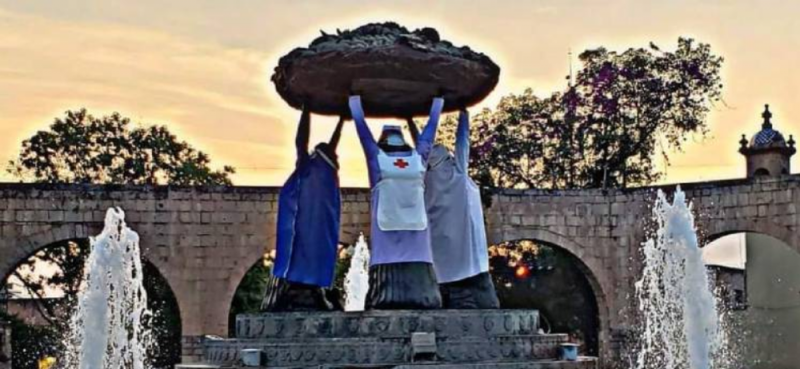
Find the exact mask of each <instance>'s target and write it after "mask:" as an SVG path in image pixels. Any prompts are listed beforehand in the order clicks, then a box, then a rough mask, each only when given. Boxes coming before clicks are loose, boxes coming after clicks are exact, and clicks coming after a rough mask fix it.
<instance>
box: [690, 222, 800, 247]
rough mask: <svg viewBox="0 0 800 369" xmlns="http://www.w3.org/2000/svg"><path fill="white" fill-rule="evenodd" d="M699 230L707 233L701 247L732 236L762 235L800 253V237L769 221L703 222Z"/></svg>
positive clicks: (788, 229)
mask: <svg viewBox="0 0 800 369" xmlns="http://www.w3.org/2000/svg"><path fill="white" fill-rule="evenodd" d="M698 228H699V229H702V230H704V231H705V232H704V235H703V237H702V239H701V240H700V247H703V246H705V245H707V244H709V243H711V242H713V241H714V240H716V239H719V238H721V237H724V236H727V235H730V234H735V233H760V234H763V235H767V236H770V237H773V238H775V239H778V240H780V241H781V242H783V243H785V244H786V245H788V246H789V247H790V248H791V249H793V250H795V251H796V252H798V253H800V248H799V247H798V242H797V241H798V238H797V237H798V236H797V235H796V233H795V232H794V231H792V230H791V229H790V228H789V227H784V226H781V225H778V224H776V223H773V222H769V221H763V220H762V221H756V220H746V219H736V220H734V221H705V222H704V221H701V222H700V224H699V226H698Z"/></svg>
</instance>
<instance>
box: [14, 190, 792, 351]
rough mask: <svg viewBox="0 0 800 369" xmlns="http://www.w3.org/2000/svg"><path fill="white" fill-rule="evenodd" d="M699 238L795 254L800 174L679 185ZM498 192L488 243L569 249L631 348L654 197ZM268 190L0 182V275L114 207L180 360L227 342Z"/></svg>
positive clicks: (346, 216)
mask: <svg viewBox="0 0 800 369" xmlns="http://www.w3.org/2000/svg"><path fill="white" fill-rule="evenodd" d="M682 187H683V190H684V192H686V197H687V199H688V200H690V201H692V202H693V203H694V208H693V209H694V211H695V215H696V221H697V224H698V228H699V229H700V231H701V236H702V235H712V236H713V235H717V234H724V233H731V232H737V231H753V232H759V233H763V234H767V235H771V236H773V237H775V238H778V239H780V240H781V241H784V242H785V243H786V244H788V245H790V246H791V247H792V248H793V249H795V250H798V251H800V239H798V237H800V236H798V232H797V231H798V226H800V214H798V212H797V204H800V176H783V177H768V178H753V179H747V180H731V181H716V182H704V183H696V184H687V185H683V186H682ZM657 189H663V190H664V191H666V192H672V191H674V189H675V187H674V186H662V187H645V188H637V189H626V190H570V191H545V190H502V191H499V192H497V193H496V194H495V195H494V196H493V201H492V205H491V206H490V207H489V208H487V209H486V211H485V214H486V221H487V225H488V229H487V233H488V236H489V238H490V241H491V242H500V241H507V240H514V239H533V240H540V241H544V242H547V243H552V244H555V245H559V246H561V247H564V248H565V249H567V250H568V251H570V252H571V253H572V254H574V255H575V256H577V257H578V258H579V259H580V260H581V261H582V262H583V263H584V264H585V265H586V266H587V268H588V269H589V270H590V271H591V274H593V275H594V277H595V279H596V280H595V281H593V282H592V283H593V284H595V286H593V287H595V288H596V290H597V291H601V292H600V293H598V304H600V305H601V306H599V309H600V311H601V314H603V315H602V316H601V320H602V321H601V326H602V327H603V329H602V330H603V332H601V337H603V339H602V340H601V348H600V351H601V354H602V355H603V356H605V357H607V358H613V357H615V356H616V355H618V354H619V353H621V352H622V351H623V349H624V347H622V344H623V343H624V341H625V339H626V336H627V334H628V332H629V331H630V329H631V328H632V327H631V325H630V324H631V323H630V322H629V321H628V319H626V311H627V309H629V308H630V299H629V297H630V296H632V292H633V285H634V282H635V280H636V278H637V275H638V270H639V269H640V267H641V266H640V265H639V263H640V262H639V256H638V250H639V245H640V244H641V243H642V242H644V241H645V240H646V238H647V229H646V227H644V226H643V225H644V223H646V222H644V220H647V219H650V217H651V204H652V203H653V200H654V199H655V190H657ZM278 191H279V189H278V188H273V187H169V186H164V187H128V186H82V185H44V184H36V185H34V184H0V275H6V274H7V273H8V271H9V270H11V268H13V267H14V266H15V265H17V263H18V262H19V260H20V259H21V258H23V257H27V256H28V255H30V254H31V253H32V252H33V251H34V250H35V249H37V248H38V247H41V246H43V245H46V244H48V243H51V242H53V241H57V240H62V239H70V238H78V237H88V236H91V235H95V234H97V233H98V232H99V230H100V228H101V227H102V221H103V219H104V217H105V210H106V209H107V208H109V207H112V206H119V207H121V208H123V209H124V210H125V211H126V216H127V218H126V220H127V223H128V225H129V226H131V227H132V228H133V229H135V230H136V231H137V232H138V233H139V234H140V236H141V241H140V242H141V245H142V247H143V249H144V255H145V257H147V259H148V260H150V261H151V262H152V263H153V264H154V265H155V266H156V267H157V268H158V269H159V270H160V271H161V272H162V274H163V275H164V277H165V278H166V279H167V281H168V282H169V284H170V286H171V287H172V289H173V291H174V292H175V295H176V298H177V300H178V303H179V307H180V311H181V314H182V320H183V322H182V323H183V324H182V325H183V334H184V339H183V340H184V359H185V360H186V361H190V360H192V359H193V358H196V357H197V355H198V354H199V353H200V352H199V351H198V349H199V346H200V345H199V343H200V340H201V337H202V336H203V335H208V334H211V335H225V334H226V332H227V322H228V320H227V316H228V311H229V308H230V301H231V298H232V296H233V293H234V291H235V290H236V287H237V286H238V283H239V282H240V280H241V279H242V277H243V276H244V274H245V273H246V272H247V270H248V268H249V267H250V266H251V265H253V263H255V261H256V260H257V259H258V258H260V257H261V255H263V254H264V253H265V252H267V251H268V250H269V249H270V248H272V246H273V243H274V237H275V235H274V224H275V221H276V213H277V194H278ZM342 194H343V205H342V213H343V214H342V242H343V243H353V242H354V240H355V238H356V237H357V236H358V234H359V232H364V233H368V232H369V219H370V217H369V201H368V196H369V192H368V190H365V189H343V190H342Z"/></svg>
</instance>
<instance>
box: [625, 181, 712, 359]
mask: <svg viewBox="0 0 800 369" xmlns="http://www.w3.org/2000/svg"><path fill="white" fill-rule="evenodd" d="M653 215H654V218H655V220H656V222H657V225H658V231H657V233H656V234H655V235H654V237H653V238H651V239H650V240H648V241H647V242H645V243H644V244H643V245H642V246H643V253H644V269H643V271H642V279H641V280H639V281H638V282H637V283H636V296H637V299H638V302H639V310H640V312H641V313H642V315H643V319H644V326H643V329H642V341H641V345H642V347H641V348H640V351H639V353H638V355H637V363H636V368H637V369H655V368H659V369H661V368H670V369H710V368H718V366H717V365H715V360H717V356H718V355H719V354H720V353H719V349H720V348H721V345H722V343H723V342H722V341H723V336H722V331H721V330H720V328H719V316H718V315H717V309H716V301H715V299H714V295H713V293H712V291H711V288H710V285H709V280H708V275H707V272H706V266H705V264H704V263H703V259H702V253H701V250H700V248H699V247H698V244H697V233H696V232H695V225H694V216H693V215H692V212H691V205H687V204H686V196H685V194H684V193H683V192H682V191H681V189H680V187H678V189H677V190H676V191H675V196H674V199H673V203H672V204H670V203H669V202H668V201H667V198H666V195H665V194H664V193H663V192H661V191H659V192H658V199H657V200H656V203H655V206H654V208H653Z"/></svg>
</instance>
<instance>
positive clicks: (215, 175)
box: [8, 109, 234, 186]
mask: <svg viewBox="0 0 800 369" xmlns="http://www.w3.org/2000/svg"><path fill="white" fill-rule="evenodd" d="M210 161H211V160H210V158H209V156H208V155H207V154H206V153H204V152H202V151H198V150H196V149H194V148H193V147H192V146H190V145H189V144H188V143H186V142H185V141H180V140H178V139H177V138H176V137H175V135H173V134H172V133H171V132H170V131H169V130H168V129H167V128H166V127H164V126H149V127H131V122H130V119H128V118H125V117H123V116H121V115H120V114H119V113H113V114H111V115H108V116H103V117H95V116H92V115H91V114H89V113H88V112H87V111H86V109H81V110H77V111H67V112H66V114H65V116H64V117H62V118H56V119H55V122H54V123H53V124H52V125H51V126H50V129H49V130H47V131H39V132H37V133H36V134H35V135H33V136H32V137H31V138H29V139H26V140H24V141H23V142H22V148H21V151H20V154H19V157H18V158H17V160H12V161H11V162H10V163H9V168H8V172H9V173H10V174H12V175H14V176H15V177H17V178H19V179H21V180H33V181H36V182H47V183H98V184H137V185H162V184H173V185H187V186H195V185H230V184H231V179H230V175H231V174H233V173H234V169H233V168H232V167H229V166H225V167H223V168H222V169H221V170H213V169H211V168H210V167H209V164H210Z"/></svg>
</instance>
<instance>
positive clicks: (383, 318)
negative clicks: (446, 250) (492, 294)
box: [205, 310, 596, 369]
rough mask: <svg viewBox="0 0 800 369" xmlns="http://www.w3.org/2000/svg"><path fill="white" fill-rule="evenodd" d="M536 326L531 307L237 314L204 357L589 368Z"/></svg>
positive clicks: (235, 361) (227, 363)
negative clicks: (562, 352) (567, 356)
mask: <svg viewBox="0 0 800 369" xmlns="http://www.w3.org/2000/svg"><path fill="white" fill-rule="evenodd" d="M538 330H539V314H538V312H537V311H536V310H395V311H365V312H312V313H309V312H297V313H265V314H251V315H240V316H239V317H237V321H236V334H237V337H236V338H233V339H209V340H207V341H206V343H205V360H206V362H207V363H210V364H215V365H220V366H221V367H223V368H245V366H244V365H243V364H242V363H243V361H242V352H249V353H250V354H252V352H253V351H252V350H259V351H260V352H261V362H262V367H265V368H267V367H268V368H352V367H364V368H402V367H410V366H425V367H431V368H509V369H512V368H514V369H516V368H565V369H566V368H596V360H595V359H593V358H581V359H579V360H577V361H571V362H568V361H559V360H558V359H557V358H558V356H559V352H558V348H559V346H560V345H561V344H563V343H566V342H567V339H568V337H567V335H565V334H539V333H538ZM423 336H424V338H425V340H424V344H425V347H424V350H421V349H420V347H418V346H419V343H420V340H419V338H421V337H423ZM412 337H416V338H417V340H412ZM245 350H250V351H245ZM421 352H423V353H425V355H420V354H419V353H421ZM533 364H536V365H535V366H533Z"/></svg>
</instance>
